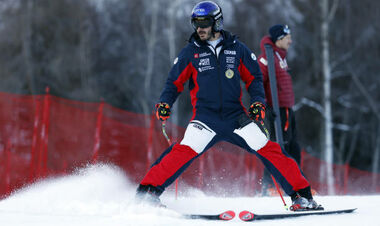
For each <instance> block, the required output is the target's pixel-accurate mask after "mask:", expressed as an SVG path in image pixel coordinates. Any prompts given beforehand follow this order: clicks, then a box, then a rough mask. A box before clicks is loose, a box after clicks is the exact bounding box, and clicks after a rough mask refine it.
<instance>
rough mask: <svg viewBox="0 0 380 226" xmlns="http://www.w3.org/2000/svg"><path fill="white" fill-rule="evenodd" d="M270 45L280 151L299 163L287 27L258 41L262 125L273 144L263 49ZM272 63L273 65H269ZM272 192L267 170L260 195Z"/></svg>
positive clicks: (272, 30) (278, 27)
mask: <svg viewBox="0 0 380 226" xmlns="http://www.w3.org/2000/svg"><path fill="white" fill-rule="evenodd" d="M266 44H268V45H270V46H271V47H272V49H273V54H274V66H275V74H276V83H277V94H278V97H277V98H278V104H279V112H280V115H279V117H280V119H281V131H282V135H283V136H282V137H283V143H284V148H285V151H286V152H287V153H289V155H290V156H292V157H293V158H294V160H296V162H297V163H298V164H299V165H300V163H301V149H300V146H299V144H298V141H297V129H296V120H295V115H294V111H293V110H292V107H293V106H294V91H293V83H292V77H291V75H290V73H289V71H290V70H289V66H288V63H287V61H286V54H287V51H288V49H289V47H290V45H291V44H292V37H291V33H290V29H289V27H288V25H283V24H276V25H273V26H272V27H270V28H269V35H266V36H264V37H263V38H262V40H261V43H260V48H261V52H262V53H261V55H260V56H259V65H260V69H261V71H262V73H263V84H264V90H265V97H266V99H265V101H266V104H267V108H266V115H267V117H266V120H265V122H266V125H267V126H268V129H269V131H270V139H271V140H276V137H275V125H274V124H275V117H276V116H275V115H274V111H273V104H272V93H271V89H270V80H269V75H268V59H267V56H266V52H265V46H264V45H266ZM272 63H273V62H272ZM275 193H276V191H275V188H274V185H273V182H272V179H271V178H270V174H269V172H268V171H267V170H265V171H264V176H263V194H264V195H272V194H275Z"/></svg>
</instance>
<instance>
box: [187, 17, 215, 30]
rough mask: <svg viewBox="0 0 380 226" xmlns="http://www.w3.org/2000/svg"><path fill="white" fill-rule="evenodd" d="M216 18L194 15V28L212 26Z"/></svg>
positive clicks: (192, 20) (192, 22)
mask: <svg viewBox="0 0 380 226" xmlns="http://www.w3.org/2000/svg"><path fill="white" fill-rule="evenodd" d="M213 24H214V20H213V19H212V18H211V17H194V18H192V19H191V25H192V26H193V28H194V29H198V28H199V27H200V28H206V27H211V26H212V25H213Z"/></svg>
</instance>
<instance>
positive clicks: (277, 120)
mask: <svg viewBox="0 0 380 226" xmlns="http://www.w3.org/2000/svg"><path fill="white" fill-rule="evenodd" d="M264 47H265V54H266V56H267V60H268V76H269V83H270V91H271V94H272V105H273V106H272V107H273V112H274V129H275V134H276V141H277V143H278V144H279V145H280V146H281V148H284V139H283V136H282V128H281V115H280V108H279V104H278V94H277V81H276V71H275V66H274V54H273V49H272V46H271V45H269V44H265V45H264Z"/></svg>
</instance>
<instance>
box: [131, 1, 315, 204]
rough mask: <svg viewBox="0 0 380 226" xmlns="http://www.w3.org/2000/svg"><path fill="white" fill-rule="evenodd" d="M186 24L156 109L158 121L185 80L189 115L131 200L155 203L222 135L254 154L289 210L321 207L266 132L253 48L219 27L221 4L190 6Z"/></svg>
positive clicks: (167, 112) (164, 116) (294, 165)
mask: <svg viewBox="0 0 380 226" xmlns="http://www.w3.org/2000/svg"><path fill="white" fill-rule="evenodd" d="M191 24H192V27H193V28H194V33H193V34H192V35H191V37H190V40H189V43H188V44H187V45H186V47H185V48H184V49H182V51H181V52H180V54H179V55H178V57H177V58H176V59H175V61H174V65H173V67H172V69H171V71H170V73H169V76H168V79H167V81H166V84H165V88H164V90H163V91H162V93H161V96H160V101H159V103H158V104H157V105H156V108H157V112H156V115H157V117H158V118H159V119H160V120H162V121H165V120H167V119H168V118H169V117H170V107H171V106H172V105H173V103H174V102H175V100H176V98H177V97H178V95H179V94H180V93H181V92H182V91H183V89H184V84H185V82H186V81H189V89H190V96H191V104H192V106H193V116H192V118H191V121H190V122H189V124H188V126H187V128H186V131H185V134H184V137H183V139H182V141H181V142H180V143H176V144H173V145H172V146H170V147H169V148H168V149H167V150H166V151H165V152H164V153H163V154H162V155H161V156H160V157H159V158H158V159H157V160H156V162H155V163H153V165H152V167H151V168H150V170H149V171H148V173H147V174H146V175H145V177H144V178H143V180H142V181H141V183H140V185H139V187H138V188H137V194H136V198H137V200H141V201H145V202H149V203H151V204H153V205H157V206H160V205H161V202H160V199H159V196H160V195H161V194H162V193H163V192H164V190H165V188H166V187H168V186H169V185H170V184H171V183H173V182H174V181H175V179H176V178H177V177H178V176H179V175H180V174H181V173H182V172H183V171H184V170H185V169H186V168H187V167H188V166H189V165H190V164H191V163H192V161H193V160H195V159H196V158H198V157H199V156H200V155H201V154H203V153H205V152H206V151H207V150H208V149H209V148H210V147H212V146H213V145H214V144H216V143H217V142H219V141H222V140H223V141H227V142H230V143H232V144H235V145H238V146H240V147H242V148H244V149H245V150H247V151H248V152H249V153H252V154H255V155H256V156H257V157H258V158H259V159H260V160H261V161H262V162H263V163H264V165H265V166H266V168H267V169H268V170H269V171H270V172H271V173H272V175H273V176H274V177H275V178H276V180H277V181H278V182H279V183H280V184H281V185H282V188H283V189H284V191H285V192H286V193H287V194H288V195H290V196H291V197H292V200H293V205H292V207H294V208H293V209H294V210H300V209H302V210H304V209H318V208H321V207H320V205H318V204H317V203H316V202H315V201H314V200H313V197H312V194H311V192H310V184H309V182H308V181H307V180H306V179H305V177H304V176H303V175H302V172H301V171H300V169H299V167H298V165H297V163H296V161H294V159H293V158H290V157H289V156H288V154H287V153H286V152H283V151H282V150H281V148H280V146H279V145H278V144H277V143H275V142H272V141H270V140H269V139H268V137H267V136H268V134H267V132H266V129H265V127H264V123H263V119H264V118H265V106H264V104H263V103H264V89H263V83H262V73H261V71H260V68H259V65H258V63H257V61H256V56H255V54H253V53H252V52H251V51H250V50H249V49H248V48H247V47H246V46H245V45H244V44H243V43H242V42H240V41H239V40H238V39H237V38H236V36H234V35H232V34H231V33H229V32H227V31H225V30H223V15H222V9H221V8H220V7H219V6H218V5H217V4H216V3H214V2H212V1H202V2H200V3H198V4H196V5H195V6H194V8H193V10H192V14H191ZM240 80H242V81H243V82H244V83H245V87H246V89H247V91H248V93H249V94H250V97H251V103H252V104H251V106H250V107H249V110H248V114H247V112H246V110H245V108H244V106H243V104H242V101H241V98H242V92H241V87H240Z"/></svg>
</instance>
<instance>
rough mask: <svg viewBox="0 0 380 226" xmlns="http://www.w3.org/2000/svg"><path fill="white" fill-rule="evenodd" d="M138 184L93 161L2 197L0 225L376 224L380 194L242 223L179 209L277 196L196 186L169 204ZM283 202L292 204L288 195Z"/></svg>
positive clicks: (237, 207) (265, 209)
mask: <svg viewBox="0 0 380 226" xmlns="http://www.w3.org/2000/svg"><path fill="white" fill-rule="evenodd" d="M136 187H137V185H136V184H134V183H131V182H130V181H129V180H128V178H127V177H126V175H125V174H124V173H123V171H122V170H120V169H118V168H117V167H115V166H110V165H93V166H89V167H87V168H84V169H81V170H78V171H77V172H76V173H74V174H72V175H69V176H64V177H60V178H53V179H47V180H43V181H40V182H37V183H35V184H32V185H30V186H29V187H26V188H23V189H21V190H19V191H17V192H15V193H14V194H12V195H11V196H10V197H8V198H7V199H4V200H1V201H0V222H1V225H2V226H18V225H23V226H24V225H26V226H51V225H55V226H60V225H68V226H86V225H88V226H97V225H99V226H119V225H122V226H129V225H131V226H138V225H144V226H153V225H165V226H170V225H173V226H178V225H181V226H193V225H207V226H213V225H229V226H230V225H231V226H232V225H247V224H255V225H277V226H278V225H287V226H289V225H296V226H300V225H307V226H321V225H323V226H328V225H334V226H336V225H344V226H351V225H352V226H358V225H363V226H364V225H365V226H372V225H380V221H379V220H378V216H377V215H379V213H380V206H379V203H380V195H376V196H316V197H315V199H316V200H317V201H318V202H319V203H321V204H322V205H323V206H324V207H325V209H327V210H332V209H346V208H358V209H357V210H356V211H355V212H354V213H351V214H339V215H328V216H306V217H300V218H290V219H280V220H265V221H256V222H250V223H249V222H243V221H241V220H240V219H239V217H238V216H236V217H235V218H234V219H233V220H231V221H226V222H223V221H207V220H191V219H183V218H181V215H180V214H179V213H204V214H206V213H207V214H216V213H219V212H223V211H225V210H234V211H235V212H236V213H237V215H238V214H239V212H240V211H242V210H250V211H252V212H255V213H257V214H269V213H286V212H288V211H286V210H285V209H284V206H283V204H282V201H281V199H280V198H279V197H227V198H226V197H210V196H206V195H205V194H204V193H203V192H201V191H199V190H196V189H190V188H188V189H186V190H187V192H186V194H182V195H180V196H179V197H178V199H175V197H174V194H173V192H171V191H168V192H166V193H164V194H163V196H162V198H161V200H162V202H163V203H164V204H166V205H167V206H168V208H166V209H165V208H153V207H150V206H146V205H142V204H135V203H134V202H133V200H134V194H135V190H136ZM286 201H287V203H288V204H290V200H289V198H288V197H287V198H286Z"/></svg>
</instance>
